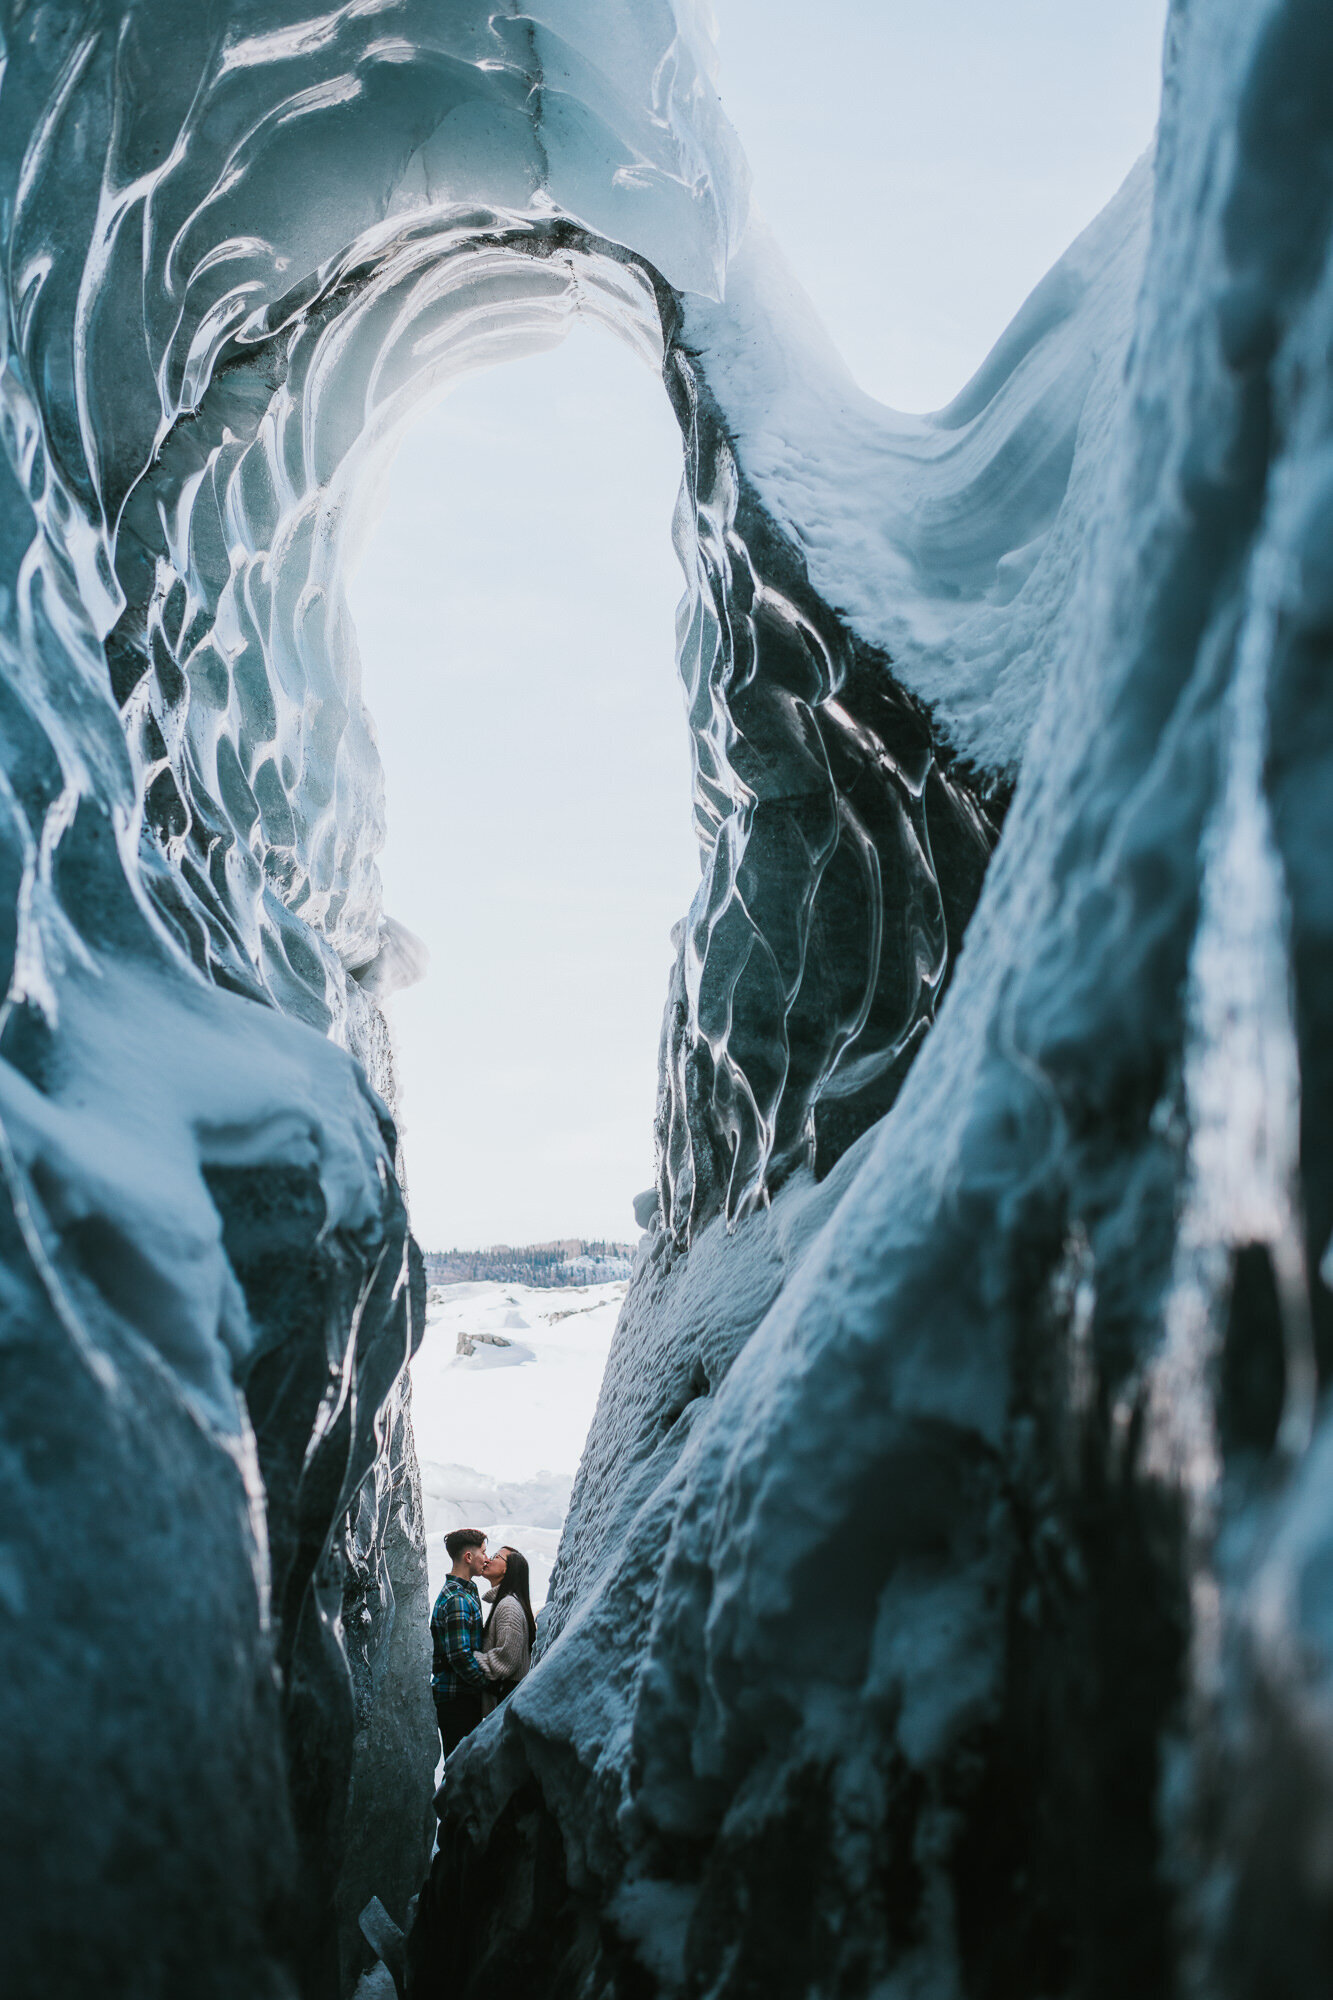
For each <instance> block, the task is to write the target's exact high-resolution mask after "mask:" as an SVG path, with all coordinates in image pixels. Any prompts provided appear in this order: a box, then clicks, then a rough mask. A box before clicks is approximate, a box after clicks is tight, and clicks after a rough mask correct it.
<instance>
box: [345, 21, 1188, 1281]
mask: <svg viewBox="0 0 1333 2000" xmlns="http://www.w3.org/2000/svg"><path fill="white" fill-rule="evenodd" d="M715 5H716V11H717V16H718V21H719V28H720V51H721V62H722V72H721V78H720V87H721V91H722V97H723V102H724V104H725V105H726V106H727V108H728V110H729V111H730V114H731V117H732V119H733V122H734V123H735V125H736V126H737V128H738V130H739V132H740V135H741V139H742V141H743V143H744V145H745V148H746V151H747V153H748V155H749V157H750V162H751V165H752V168H753V171H754V180H755V191H756V197H757V199H758V202H759V204H760V206H761V207H762V208H763V210H764V212H765V215H766V216H767V219H768V221H769V223H770V225H771V226H772V228H773V230H774V232H775V234H776V235H777V237H778V239H779V241H780V242H781V243H782V244H783V246H784V248H785V250H786V252H787V254H788V256H789V257H790V259H791V261H792V263H793V265H794V266H795V268H796V271H797V273H798V275H799V276H800V277H801V279H802V281H803V282H804V284H805V286H806V288H807V290H808V291H809V292H810V294H811V296H812V297H813V299H814V300H815V302H816V304H817V306H818V307H819V309H820V311H821V312H822V314H823V316H824V318H825V320H826V322H827V323H828V325H829V327H830V329H831V331H832V333H833V336H834V338H835V340H836V341H837V343H838V344H839V346H840V347H841V349H842V351H843V353H844V354H845V355H846V357H847V359H848V361H849V363H850V365H851V367H852V369H853V371H854V373H855V374H856V375H857V376H858V377H859V379H860V381H861V382H862V384H863V386H864V387H865V388H867V389H868V390H870V391H871V392H872V393H873V394H874V395H877V396H879V397H881V398H882V399H883V400H884V401H885V402H888V403H891V404H893V405H895V406H896V407H897V408H899V409H909V410H921V409H932V408H936V407H938V406H939V405H940V404H941V403H943V402H946V401H947V400H948V399H949V398H950V397H951V396H952V395H953V394H954V393H955V392H956V391H957V390H958V389H959V388H960V387H961V386H962V384H963V382H964V381H965V380H966V379H967V377H968V376H969V375H970V374H971V373H972V372H973V370H974V369H975V368H976V367H977V365H978V364H979V363H980V361H981V360H982V359H983V358H984V356H985V354H986V353H987V351H988V350H989V348H990V347H991V345H992V344H993V342H994V340H995V339H996V337H997V336H998V334H999V333H1000V332H1001V331H1002V329H1003V327H1004V326H1005V324H1006V323H1007V321H1008V320H1009V319H1010V317H1011V316H1012V314H1013V313H1014V312H1015V311H1016V310H1017V308H1018V306H1019V305H1021V304H1022V301H1023V299H1024V298H1025V297H1026V296H1027V294H1028V292H1029V291H1030V290H1031V289H1032V287H1033V285H1034V284H1035V283H1036V282H1037V280H1038V279H1039V278H1040V277H1041V276H1042V274H1043V272H1044V271H1045V270H1047V269H1048V267H1049V266H1050V264H1051V263H1052V262H1053V261H1054V260H1055V258H1056V257H1057V256H1058V255H1059V254H1060V252H1061V250H1062V249H1063V248H1064V247H1065V245H1066V244H1067V243H1068V242H1069V241H1070V239H1071V238H1072V237H1073V236H1074V235H1076V234H1077V232H1078V230H1079V229H1081V228H1082V227H1083V225H1084V224H1085V223H1086V222H1088V221H1090V220H1091V218H1092V216H1093V215H1095V214H1096V212H1097V210H1098V209H1099V208H1101V207H1102V206H1103V204H1104V203H1105V202H1106V201H1107V200H1108V199H1109V198H1110V196H1111V195H1112V194H1113V193H1114V192H1115V189H1116V188H1117V187H1118V186H1119V184H1120V182H1121V180H1122V179H1123V178H1124V175H1125V173H1126V172H1127V171H1128V169H1129V167H1130V165H1131V164H1132V162H1133V161H1134V159H1135V158H1136V157H1137V155H1138V154H1139V153H1140V152H1141V151H1142V150H1143V148H1144V147H1145V146H1146V145H1147V144H1148V143H1149V140H1150V138H1151V135H1152V127H1153V122H1154V119H1155V116H1156V105H1157V95H1158V74H1159V67H1160V47H1161V36H1162V24H1163V18H1164V13H1165V0H1117V4H1116V5H1115V6H1114V7H1108V6H1107V5H1106V4H1105V0H931V5H930V6H929V7H928V8H923V7H921V6H920V4H919V0H916V4H913V5H908V4H906V0H823V4H822V5H821V6H820V7H819V9H818V10H816V11H815V12H814V13H813V14H812V10H811V8H810V6H809V0H715ZM812 18H813V19H817V21H818V32H817V34H812V33H811V31H810V25H809V24H810V22H811V20H812ZM679 477H680V444H679V438H678V436H677V434H676V431H675V427H674V424H673V422H672V418H671V415H670V411H669V409H668V406H667V403H666V399H665V396H664V395H663V393H662V389H661V385H660V383H658V382H656V381H655V380H654V378H653V376H652V375H651V374H650V373H649V371H648V370H647V369H645V368H644V367H643V366H642V365H641V364H640V363H639V362H637V361H636V360H635V359H634V357H633V356H632V355H631V354H630V352H629V351H628V349H626V348H623V347H621V346H620V345H619V344H618V343H616V342H615V341H614V340H612V339H611V338H610V336H608V335H605V334H600V333H597V332H596V331H594V330H592V329H580V331H579V332H578V333H576V334H575V335H574V336H573V337H572V338H571V339H570V340H569V341H568V342H567V343H566V344H565V346H564V347H562V348H561V349H559V350H557V351H556V352H554V353H552V354H548V355H542V356H538V357H536V358H533V359H529V360H526V361H520V362H509V363H505V364H503V365H501V366H500V367H497V368H495V369H492V370H490V371H489V372H488V373H486V374H485V375H482V376H477V377H473V378H471V379H469V380H468V381H466V382H464V383H463V384H462V385H461V386H460V387H459V388H457V389H456V390H454V391H453V392H452V394H451V395H449V396H448V397H447V398H446V399H445V401H444V402H442V403H441V404H439V405H438V406H437V407H436V408H435V409H434V410H432V411H429V412H427V413H426V414H425V415H423V417H422V420H421V421H420V423H419V424H418V425H417V426H415V428H414V429H413V430H412V431H411V433H410V434H409V436H408V438H407V440H406V442H405V443H404V446H403V448H402V450H401V452H400V454H399V456H398V459H397V461H396V464H395V467H394V471H393V474H392V477H391V480H390V486H389V493H388V500H387V504H386V508H385V512H384V515H383V518H382V520H381V522H380V524H379V527H378V529H377V531H376V534H375V536H374V537H373V539H372V541H371V543H370V544H369V546H368V548H367V550H366V553H365V556H364V558H363V561H362V564H361V567H360V570H359V572H358V574H357V576H356V577H355V579H354V581H353V587H352V604H353V610H354V612H355V615H356V619H357V627H358V632H359V636H360V644H361V651H362V656H363V661H364V667H365V688H366V696H367V700H368V701H369V704H370V706H371V709H372V711H373V713H374V715H375V717H376V721H377V725H378V729H379V736H380V747H381V752H382V754H383V757H384V763H385V769H386V775H387V783H388V801H389V843H388V847H387V849H386V851H385V854H384V856H383V860H382V867H383V873H384V879H385V886H386V896H387V907H388V909H389V910H390V912H391V913H392V914H394V915H396V916H398V917H399V918H401V919H402V921H403V922H405V923H407V924H408V925H409V926H410V927H411V928H412V929H413V930H415V931H416V932H417V933H418V934H419V935H420V936H421V937H422V938H424V940H425V941H426V943H427V945H428V946H429V948H430V951H431V955H432V965H431V971H430V973H429V974H428V976H427V978H426V980H425V981H424V982H423V984H422V985H420V986H418V987H416V988H414V989H412V990H411V991H410V992H407V993H404V994H401V995H399V996H397V997H396V998H395V999H394V1000H393V1001H392V1002H391V1003H390V1014H391V1020H392V1024H393V1028H394V1034H395V1039H396V1043H397V1049H398V1060H399V1069H400V1088H401V1096H402V1107H401V1110H402V1123H403V1125H404V1128H405V1136H406V1148H407V1155H406V1156H407V1167H408V1180H409V1194H410V1198H411V1205H412V1212H413V1220H414V1224H415V1227H416V1232H417V1235H418V1236H419V1238H420V1239H421V1241H422V1242H423V1244H424V1245H425V1246H426V1247H427V1248H428V1249H435V1248H444V1247H447V1246H450V1245H459V1246H467V1245H479V1244H486V1243H491V1242H497V1241H509V1242H529V1241H533V1240H537V1239H542V1238H547V1237H552V1236H564V1235H584V1236H612V1237H627V1238H632V1237H633V1235H634V1234H635V1230H634V1225H633V1220H632V1215H631V1209H630V1203H631V1200H632V1198H633V1196H634V1195H635V1194H636V1193H637V1192H638V1191H639V1190H640V1189H641V1188H644V1187H646V1186H647V1185H648V1184H649V1182H650V1181H651V1179H652V1175H653V1159H652V1129H651V1128H652V1109H653V1098H654V1093H655V1088H656V1057H657V1036H658V1028H659V1025H660V1018H661V1010H662V1001H663V997H664V993H665V985H666V974H667V968H668V965H669V963H670V957H671V952H670V945H669V942H668V933H669V931H670V927H671V925H672V923H673V922H674V921H675V920H676V919H677V918H678V917H679V916H681V915H683V913H684V911H685V908H686V906H687V904H688V902H689V899H690V896H691V894H692V892H693V887H694V883H695V881H696V880H697V874H698V862H697V858H696V855H695V851H694V846H693V841H692V838H691V836H690V832H689V766H688V755H687V747H686V736H685V727H684V721H683V715H682V708H681V702H680V697H679V694H678V692H677V686H676V681H675V673H674V665H673V625H674V607H675V603H676V600H677V598H678V597H679V595H680V589H681V579H680V573H679V570H678V568H677V566H676V563H675V559H674V556H673V554H672V551H671V542H670V520H671V511H672V506H673V504H674V500H675V494H676V488H677V485H678V483H679Z"/></svg>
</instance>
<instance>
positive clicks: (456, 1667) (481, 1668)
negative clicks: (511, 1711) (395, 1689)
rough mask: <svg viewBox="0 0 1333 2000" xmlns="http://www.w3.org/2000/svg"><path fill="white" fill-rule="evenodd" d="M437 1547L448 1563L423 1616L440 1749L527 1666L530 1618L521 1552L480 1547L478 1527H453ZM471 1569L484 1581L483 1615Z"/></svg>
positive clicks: (452, 1745) (453, 1743) (493, 1704)
mask: <svg viewBox="0 0 1333 2000" xmlns="http://www.w3.org/2000/svg"><path fill="white" fill-rule="evenodd" d="M444 1547H445V1552H446V1554H447V1555H448V1557H449V1561H450V1563H451V1565H452V1567H451V1568H450V1571H449V1574H448V1576H447V1577H446V1578H445V1579H444V1587H443V1589H442V1590H441V1592H440V1594H439V1596H438V1597H437V1598H436V1600H435V1609H434V1610H433V1611H432V1612H431V1617H430V1634H431V1644H432V1664H431V1677H430V1686H431V1693H432V1694H433V1696H434V1697H435V1714H436V1718H437V1720H438V1722H439V1725H440V1741H441V1743H442V1744H443V1745H444V1754H445V1756H446V1757H447V1756H448V1755H449V1753H450V1751H451V1750H453V1749H456V1748H457V1746H458V1744H460V1743H461V1742H462V1740H463V1738H464V1737H465V1736H467V1735H468V1734H469V1733H470V1732H471V1731H472V1730H474V1729H475V1728H476V1726H477V1724H478V1723H479V1722H480V1721H481V1720H482V1718H483V1717H484V1716H487V1715H489V1714H490V1713H491V1711H492V1710H493V1709H495V1708H498V1707H499V1705H500V1703H501V1702H502V1701H503V1700H504V1699H505V1696H506V1695H508V1694H512V1692H513V1690H514V1689H515V1688H516V1687H517V1686H518V1684H519V1682H520V1681H521V1680H522V1678H523V1676H524V1675H525V1674H526V1673H527V1671H528V1667H529V1665H530V1664H531V1661H532V1646H533V1641H534V1640H535V1639H536V1636H537V1621H536V1619H535V1618H534V1617H533V1615H532V1603H531V1599H530V1596H529V1591H528V1563H527V1558H526V1556H524V1555H522V1554H520V1552H519V1551H518V1550H517V1549H511V1548H508V1547H504V1548H499V1549H497V1550H496V1552H495V1554H494V1555H487V1553H486V1537H485V1535H483V1534H482V1532H481V1530H480V1529H479V1528H455V1529H454V1531H453V1533H452V1534H451V1535H446V1536H445V1538H444ZM478 1577H484V1578H485V1580H486V1582H487V1583H489V1584H490V1586H491V1588H490V1590H489V1591H488V1593H487V1596H486V1603H487V1604H488V1605H489V1607H490V1609H489V1611H488V1613H487V1615H486V1618H485V1620H484V1622H483V1618H482V1608H481V1607H482V1599H481V1597H480V1595H479V1593H478V1590H477V1583H476V1579H477V1578H478Z"/></svg>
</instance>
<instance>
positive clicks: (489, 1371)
mask: <svg viewBox="0 0 1333 2000" xmlns="http://www.w3.org/2000/svg"><path fill="white" fill-rule="evenodd" d="M625 1291H626V1286H625V1284H624V1282H623V1281H621V1282H617V1283H614V1284H602V1285H586V1286H580V1287H574V1286H570V1287H566V1288H565V1289H563V1290H560V1291H558V1292H551V1291H550V1290H544V1289H538V1288H537V1287H535V1286H531V1285H503V1284H484V1283H482V1284H459V1285H441V1286H432V1288H431V1292H430V1305H429V1310H428V1313H427V1319H426V1336H425V1339H424V1340H423V1341H422V1343H421V1347H420V1349H419V1351H418V1353H417V1356H416V1359H415V1360H414V1362H413V1363H412V1420H413V1425H414V1427H415V1431H416V1442H417V1455H418V1458H419V1461H420V1465H421V1485H422V1498H423V1501H424V1503H425V1514H426V1550H427V1560H428V1563H429V1569H430V1590H431V1596H432V1599H433V1598H434V1595H435V1593H436V1592H437V1591H438V1590H439V1588H440V1585H441V1583H442V1582H443V1580H444V1577H445V1575H446V1573H447V1571H448V1568H449V1558H448V1556H447V1555H446V1554H445V1550H444V1538H445V1536H446V1535H447V1534H448V1533H449V1531H450V1530H451V1529H452V1528H464V1527H466V1528H482V1529H484V1530H485V1533H486V1535H487V1536H488V1538H489V1540H490V1543H491V1546H492V1547H493V1548H494V1547H495V1546H496V1545H497V1544H498V1543H500V1542H509V1543H511V1544H512V1545H513V1547H515V1548H517V1549H521V1550H522V1551H523V1553H524V1555H526V1556H527V1558H528V1560H529V1562H530V1564H531V1566H532V1585H533V1589H532V1603H533V1609H534V1610H540V1608H541V1606H542V1605H543V1604H544V1603H545V1601H546V1590H547V1585H548V1583H549V1581H550V1576H551V1568H552V1565H553V1563H554V1562H555V1552H556V1546H557V1544H558V1543H559V1540H560V1529H561V1526H562V1524H563V1522H564V1518H565V1510H566V1509H567V1507H568V1505H569V1494H570V1488H571V1487H572V1485H573V1483H574V1474H575V1472H576V1471H577V1470H578V1463H579V1459H580V1457H581V1455H582V1452H583V1442H584V1439H585V1438H586V1436H587V1434H588V1426H589V1425H590V1424H591V1422H592V1416H593V1411H594V1409H595V1408H596V1405H597V1394H598V1390H599V1389H600V1387H601V1382H602V1374H603V1372H604V1370H605V1367H606V1356H607V1351H608V1349H609V1348H610V1345H611V1335H612V1334H613V1332H614V1331H615V1324H616V1319H617V1317H618V1316H619V1313H620V1307H621V1302H622V1301H623V1299H624V1297H625ZM469 1350H470V1351H469Z"/></svg>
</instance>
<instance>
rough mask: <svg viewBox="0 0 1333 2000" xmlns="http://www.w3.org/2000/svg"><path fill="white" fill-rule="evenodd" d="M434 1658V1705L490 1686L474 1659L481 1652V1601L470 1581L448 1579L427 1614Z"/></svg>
mask: <svg viewBox="0 0 1333 2000" xmlns="http://www.w3.org/2000/svg"><path fill="white" fill-rule="evenodd" d="M430 1636H431V1641H432V1652H433V1655H434V1658H433V1661H432V1665H431V1676H430V1690H431V1693H432V1694H433V1695H434V1697H435V1699H436V1701H457V1700H458V1698H459V1696H460V1695H464V1694H481V1693H483V1692H484V1691H485V1690H486V1689H487V1688H488V1687H489V1686H490V1682H489V1681H488V1680H487V1678H486V1676H485V1674H484V1673H483V1672H482V1670H481V1668H480V1667H479V1666H478V1665H477V1661H476V1655H477V1653H479V1652H480V1650H481V1599H480V1598H479V1597H478V1595H477V1586H476V1584H475V1583H473V1582H472V1580H471V1579H470V1578H464V1577H461V1576H447V1577H446V1578H445V1579H444V1589H443V1590H442V1591H441V1592H440V1594H439V1596H438V1597H437V1598H436V1600H435V1609H434V1610H433V1611H432V1612H431V1614H430Z"/></svg>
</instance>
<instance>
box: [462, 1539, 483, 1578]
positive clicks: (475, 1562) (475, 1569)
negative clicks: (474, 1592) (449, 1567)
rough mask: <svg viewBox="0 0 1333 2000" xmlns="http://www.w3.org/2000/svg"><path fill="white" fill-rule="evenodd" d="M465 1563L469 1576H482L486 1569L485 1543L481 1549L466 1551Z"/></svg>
mask: <svg viewBox="0 0 1333 2000" xmlns="http://www.w3.org/2000/svg"><path fill="white" fill-rule="evenodd" d="M463 1562H464V1564H465V1565H466V1568H467V1573H468V1575H469V1576H480V1575H481V1573H482V1571H483V1570H484V1569H485V1567H486V1544H485V1542H483V1543H482V1545H481V1547H480V1548H479V1549H464V1551H463Z"/></svg>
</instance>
